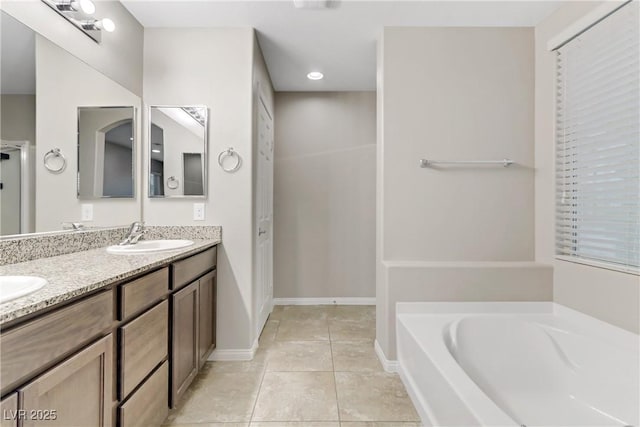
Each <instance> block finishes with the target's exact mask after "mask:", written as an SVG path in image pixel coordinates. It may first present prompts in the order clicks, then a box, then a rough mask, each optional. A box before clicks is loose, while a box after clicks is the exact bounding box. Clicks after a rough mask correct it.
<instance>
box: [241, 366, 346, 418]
mask: <svg viewBox="0 0 640 427" xmlns="http://www.w3.org/2000/svg"><path fill="white" fill-rule="evenodd" d="M337 420H338V405H337V402H336V391H335V381H334V377H333V373H331V372H267V373H265V375H264V379H263V380H262V386H261V387H260V393H259V394H258V401H257V402H256V407H255V410H254V412H253V418H252V421H337Z"/></svg>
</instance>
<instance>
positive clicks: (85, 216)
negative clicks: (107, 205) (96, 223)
mask: <svg viewBox="0 0 640 427" xmlns="http://www.w3.org/2000/svg"><path fill="white" fill-rule="evenodd" d="M80 211H81V214H80V216H81V218H80V220H81V221H93V204H91V203H83V204H81V205H80Z"/></svg>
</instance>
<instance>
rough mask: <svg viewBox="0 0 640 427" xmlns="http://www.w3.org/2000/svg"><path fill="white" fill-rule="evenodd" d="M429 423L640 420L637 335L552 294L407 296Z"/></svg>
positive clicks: (401, 359)
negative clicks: (467, 299) (500, 299)
mask: <svg viewBox="0 0 640 427" xmlns="http://www.w3.org/2000/svg"><path fill="white" fill-rule="evenodd" d="M397 313H398V314H397V322H396V328H397V339H398V342H397V346H398V371H399V374H400V377H401V378H402V381H403V382H404V384H405V386H406V388H407V391H408V393H409V395H410V396H411V399H412V400H413V402H414V405H415V406H416V409H417V410H418V412H419V414H420V416H421V418H422V422H423V424H424V425H425V426H528V427H533V426H580V427H590V426H638V427H640V422H639V418H640V416H639V412H640V407H639V406H640V394H639V391H638V388H639V385H640V384H639V380H638V376H639V367H638V364H639V362H640V359H639V357H638V354H639V344H640V340H639V338H638V336H637V335H635V334H633V333H631V332H627V331H625V330H622V329H620V328H617V327H614V326H611V325H609V324H607V323H604V322H602V321H599V320H597V319H594V318H592V317H589V316H586V315H584V314H581V313H579V312H577V311H574V310H571V309H568V308H566V307H564V306H561V305H558V304H554V303H549V302H539V303H535V302H534V303H526V302H523V303H517V302H514V303H398V305H397Z"/></svg>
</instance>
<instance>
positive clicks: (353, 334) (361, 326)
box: [329, 320, 376, 341]
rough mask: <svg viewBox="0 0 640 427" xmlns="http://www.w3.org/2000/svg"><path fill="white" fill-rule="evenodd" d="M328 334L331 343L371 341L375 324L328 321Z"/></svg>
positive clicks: (371, 321)
mask: <svg viewBox="0 0 640 427" xmlns="http://www.w3.org/2000/svg"><path fill="white" fill-rule="evenodd" d="M329 334H330V337H331V340H332V341H362V340H368V341H373V340H374V339H375V338H376V324H375V321H373V320H366V321H355V320H329Z"/></svg>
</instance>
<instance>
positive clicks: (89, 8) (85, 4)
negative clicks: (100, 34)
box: [71, 0, 96, 15]
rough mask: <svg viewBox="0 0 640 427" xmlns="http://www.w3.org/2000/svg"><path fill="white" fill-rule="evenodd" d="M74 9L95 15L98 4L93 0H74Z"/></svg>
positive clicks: (72, 4)
mask: <svg viewBox="0 0 640 427" xmlns="http://www.w3.org/2000/svg"><path fill="white" fill-rule="evenodd" d="M71 7H73V9H74V10H82V11H83V12H84V13H86V14H87V15H93V14H94V13H95V12H96V5H95V4H93V2H92V1H91V0H74V1H72V2H71Z"/></svg>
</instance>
